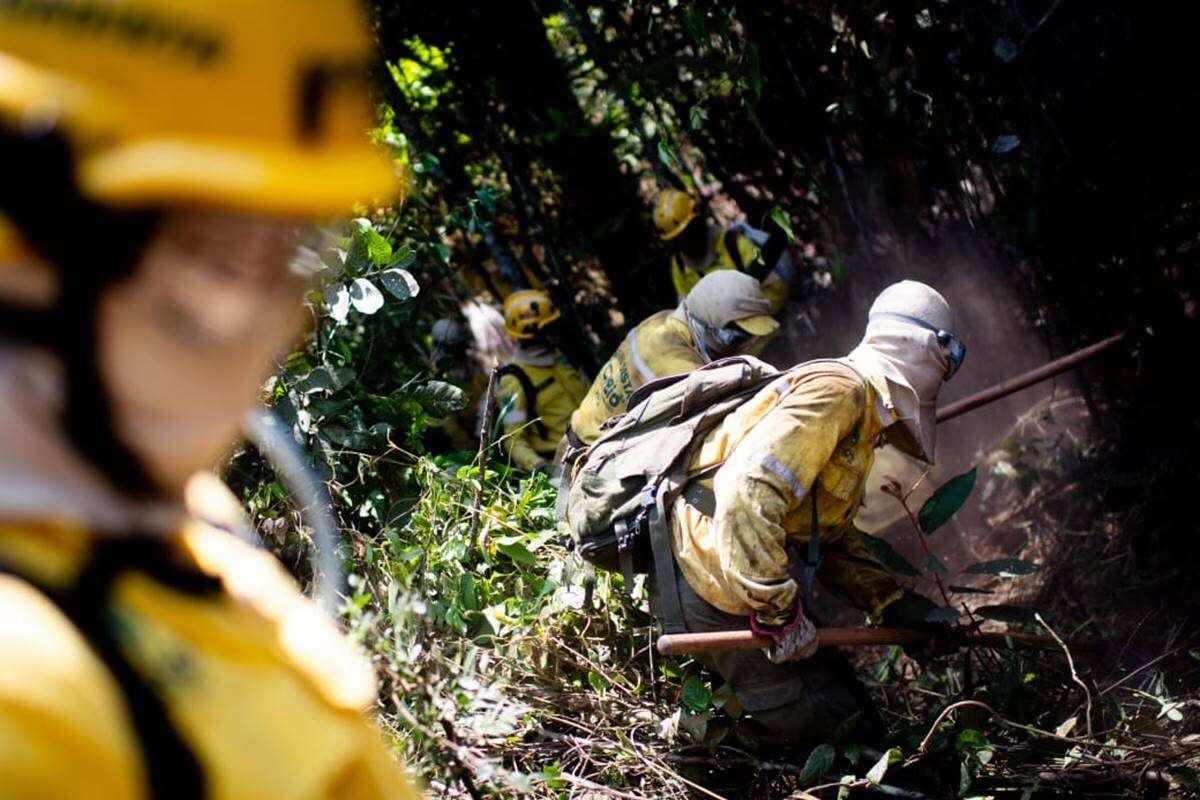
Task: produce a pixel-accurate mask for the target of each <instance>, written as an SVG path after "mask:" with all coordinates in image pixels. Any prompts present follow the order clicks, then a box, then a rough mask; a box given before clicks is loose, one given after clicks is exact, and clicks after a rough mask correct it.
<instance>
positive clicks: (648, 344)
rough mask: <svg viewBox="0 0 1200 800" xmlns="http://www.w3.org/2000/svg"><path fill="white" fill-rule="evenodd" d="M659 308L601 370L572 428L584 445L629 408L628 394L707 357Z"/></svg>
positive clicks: (681, 326) (700, 363)
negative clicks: (609, 420) (610, 419)
mask: <svg viewBox="0 0 1200 800" xmlns="http://www.w3.org/2000/svg"><path fill="white" fill-rule="evenodd" d="M674 313H675V312H674V310H673V309H668V310H666V311H660V312H658V313H657V314H653V315H651V316H650V317H647V318H646V320H645V321H644V322H642V324H641V325H638V326H637V327H636V328H634V329H633V330H632V331H630V332H629V335H628V336H626V337H625V340H624V341H623V342H621V346H620V347H618V348H617V351H616V352H615V353H613V356H612V358H610V359H609V360H608V363H607V364H605V365H604V367H603V368H602V369H601V370H600V374H599V375H598V376H597V377H596V380H595V381H593V382H592V387H591V388H590V389H589V390H588V393H587V396H586V397H584V398H583V403H582V404H580V406H579V409H578V410H576V412H575V413H574V414H573V415H572V416H571V429H572V430H574V431H575V435H576V436H578V437H579V438H580V439H581V440H582V441H583V442H584V443H585V444H591V443H592V442H594V441H596V440H597V439H599V438H600V425H601V424H603V423H604V421H605V420H607V419H608V418H609V417H611V416H613V415H614V414H620V413H621V412H623V411H625V409H626V408H627V407H628V405H629V395H631V394H633V392H634V390H635V389H637V388H638V387H639V386H641V385H642V384H644V383H647V382H648V381H652V380H654V379H655V378H665V377H666V376H668V375H678V374H679V373H681V372H691V371H692V370H694V369H696V367H700V366H703V365H704V364H705V363H707V359H706V358H705V357H704V356H703V355H701V354H700V350H699V349H697V347H696V346H695V344H693V343H692V334H691V332H690V331H689V330H688V326H687V325H686V324H685V323H684V322H682V321H681V320H678V319H676V318H675V317H673V316H672V314H674Z"/></svg>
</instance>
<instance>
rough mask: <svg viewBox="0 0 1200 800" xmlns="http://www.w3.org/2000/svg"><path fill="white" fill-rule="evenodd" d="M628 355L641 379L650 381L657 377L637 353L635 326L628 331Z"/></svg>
mask: <svg viewBox="0 0 1200 800" xmlns="http://www.w3.org/2000/svg"><path fill="white" fill-rule="evenodd" d="M629 355H630V357H631V358H632V359H633V365H634V366H635V367H637V371H638V372H640V373H641V375H642V380H643V381H652V380H654V379H655V378H657V377H658V376H657V375H655V374H654V370H652V369H650V367H648V366H646V362H645V361H642V356H641V354H640V353H638V346H637V329H636V328H635V329H633V330H631V331H630V332H629Z"/></svg>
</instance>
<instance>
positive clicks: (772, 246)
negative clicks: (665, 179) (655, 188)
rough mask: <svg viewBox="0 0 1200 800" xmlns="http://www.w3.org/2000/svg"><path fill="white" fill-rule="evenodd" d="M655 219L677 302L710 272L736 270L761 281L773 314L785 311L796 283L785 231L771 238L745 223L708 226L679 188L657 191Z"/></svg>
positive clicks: (693, 204)
mask: <svg viewBox="0 0 1200 800" xmlns="http://www.w3.org/2000/svg"><path fill="white" fill-rule="evenodd" d="M652 216H653V220H654V227H655V229H656V230H657V231H658V237H659V239H661V240H662V241H664V242H669V243H670V246H671V249H672V253H671V282H672V283H673V284H674V285H675V294H676V296H677V297H678V299H679V300H682V299H683V298H684V297H686V296H687V293H688V292H690V291H691V290H692V287H694V286H695V285H696V283H697V282H699V280H700V279H701V278H702V277H704V276H705V275H707V274H709V273H710V272H715V271H717V270H737V271H738V272H745V273H747V274H749V275H751V276H753V277H755V278H757V279H758V280H759V281H761V282H762V284H763V292H764V293H765V294H766V296H767V299H768V300H770V301H771V313H772V314H778V313H779V312H780V311H782V310H783V307H784V306H785V305H786V304H787V301H788V297H789V296H790V294H791V292H792V290H793V287H794V286H795V285H796V282H797V280H796V269H795V266H794V265H793V264H792V260H791V257H790V256H789V255H788V254H787V253H786V252H785V250H786V242H787V240H786V237H785V236H784V234H783V232H782V231H777V232H776V233H775V234H773V235H772V234H768V233H766V232H765V231H761V230H758V229H757V228H752V227H750V226H749V225H747V224H746V223H745V222H735V223H733V224H732V225H727V226H724V227H721V226H719V225H713V224H710V223H709V222H708V221H707V219H706V218H705V214H703V213H702V209H701V207H700V205H699V204H698V203H697V202H696V200H695V198H693V197H692V196H691V195H689V194H687V193H686V192H681V191H679V190H677V189H665V190H663V191H662V192H659V195H658V197H657V199H656V200H655V202H654V213H653V215H652ZM767 259H771V260H772V261H773V263H771V264H768V263H766V262H767Z"/></svg>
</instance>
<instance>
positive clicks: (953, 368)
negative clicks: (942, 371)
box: [872, 311, 967, 381]
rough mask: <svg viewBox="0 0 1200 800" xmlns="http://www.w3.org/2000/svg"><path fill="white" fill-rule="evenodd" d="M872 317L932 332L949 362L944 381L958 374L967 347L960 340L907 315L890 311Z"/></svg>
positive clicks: (949, 333) (951, 334)
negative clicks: (906, 323) (903, 323)
mask: <svg viewBox="0 0 1200 800" xmlns="http://www.w3.org/2000/svg"><path fill="white" fill-rule="evenodd" d="M872 316H874V317H891V318H892V319H898V320H902V321H904V322H910V323H912V324H913V325H916V326H918V327H921V328H924V329H925V330H927V331H933V333H934V334H935V335H936V336H937V341H938V344H939V345H941V348H942V351H943V352H944V353H945V354H946V358H947V359H948V360H949V361H950V366H948V367H947V368H946V378H945V380H947V381H948V380H950V379H951V378H953V377H954V373H956V372H958V370H959V368H960V367H962V363H963V359H965V358H966V357H967V346H966V345H965V344H963V343H962V340H961V339H959V338H958V337H957V336H955V335H954V334H953V333H951V332H950V331H947V330H942V329H941V328H938V327H935V326H933V325H930V324H929V323H928V322H926V321H925V320H923V319H918V318H917V317H910V316H908V315H907V314H897V313H894V312H892V311H880V312H879V313H876V314H872Z"/></svg>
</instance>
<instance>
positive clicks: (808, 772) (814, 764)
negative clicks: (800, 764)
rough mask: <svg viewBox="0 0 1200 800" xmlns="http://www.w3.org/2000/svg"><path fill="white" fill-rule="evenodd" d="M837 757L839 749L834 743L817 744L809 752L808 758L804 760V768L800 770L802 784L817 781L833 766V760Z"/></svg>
mask: <svg viewBox="0 0 1200 800" xmlns="http://www.w3.org/2000/svg"><path fill="white" fill-rule="evenodd" d="M836 759H837V750H835V749H834V747H833V745H831V744H819V745H817V746H816V747H814V748H813V749H812V752H810V753H809V754H808V758H807V759H806V760H805V762H804V769H803V770H801V772H800V779H799V780H800V783H801V784H802V785H804V784H812V783H815V782H816V781H817V780H818V779H819V778H820V777H821V776H823V775H825V774H826V773H827V772H829V770H830V769H832V768H833V762H834V761H835V760H836Z"/></svg>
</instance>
